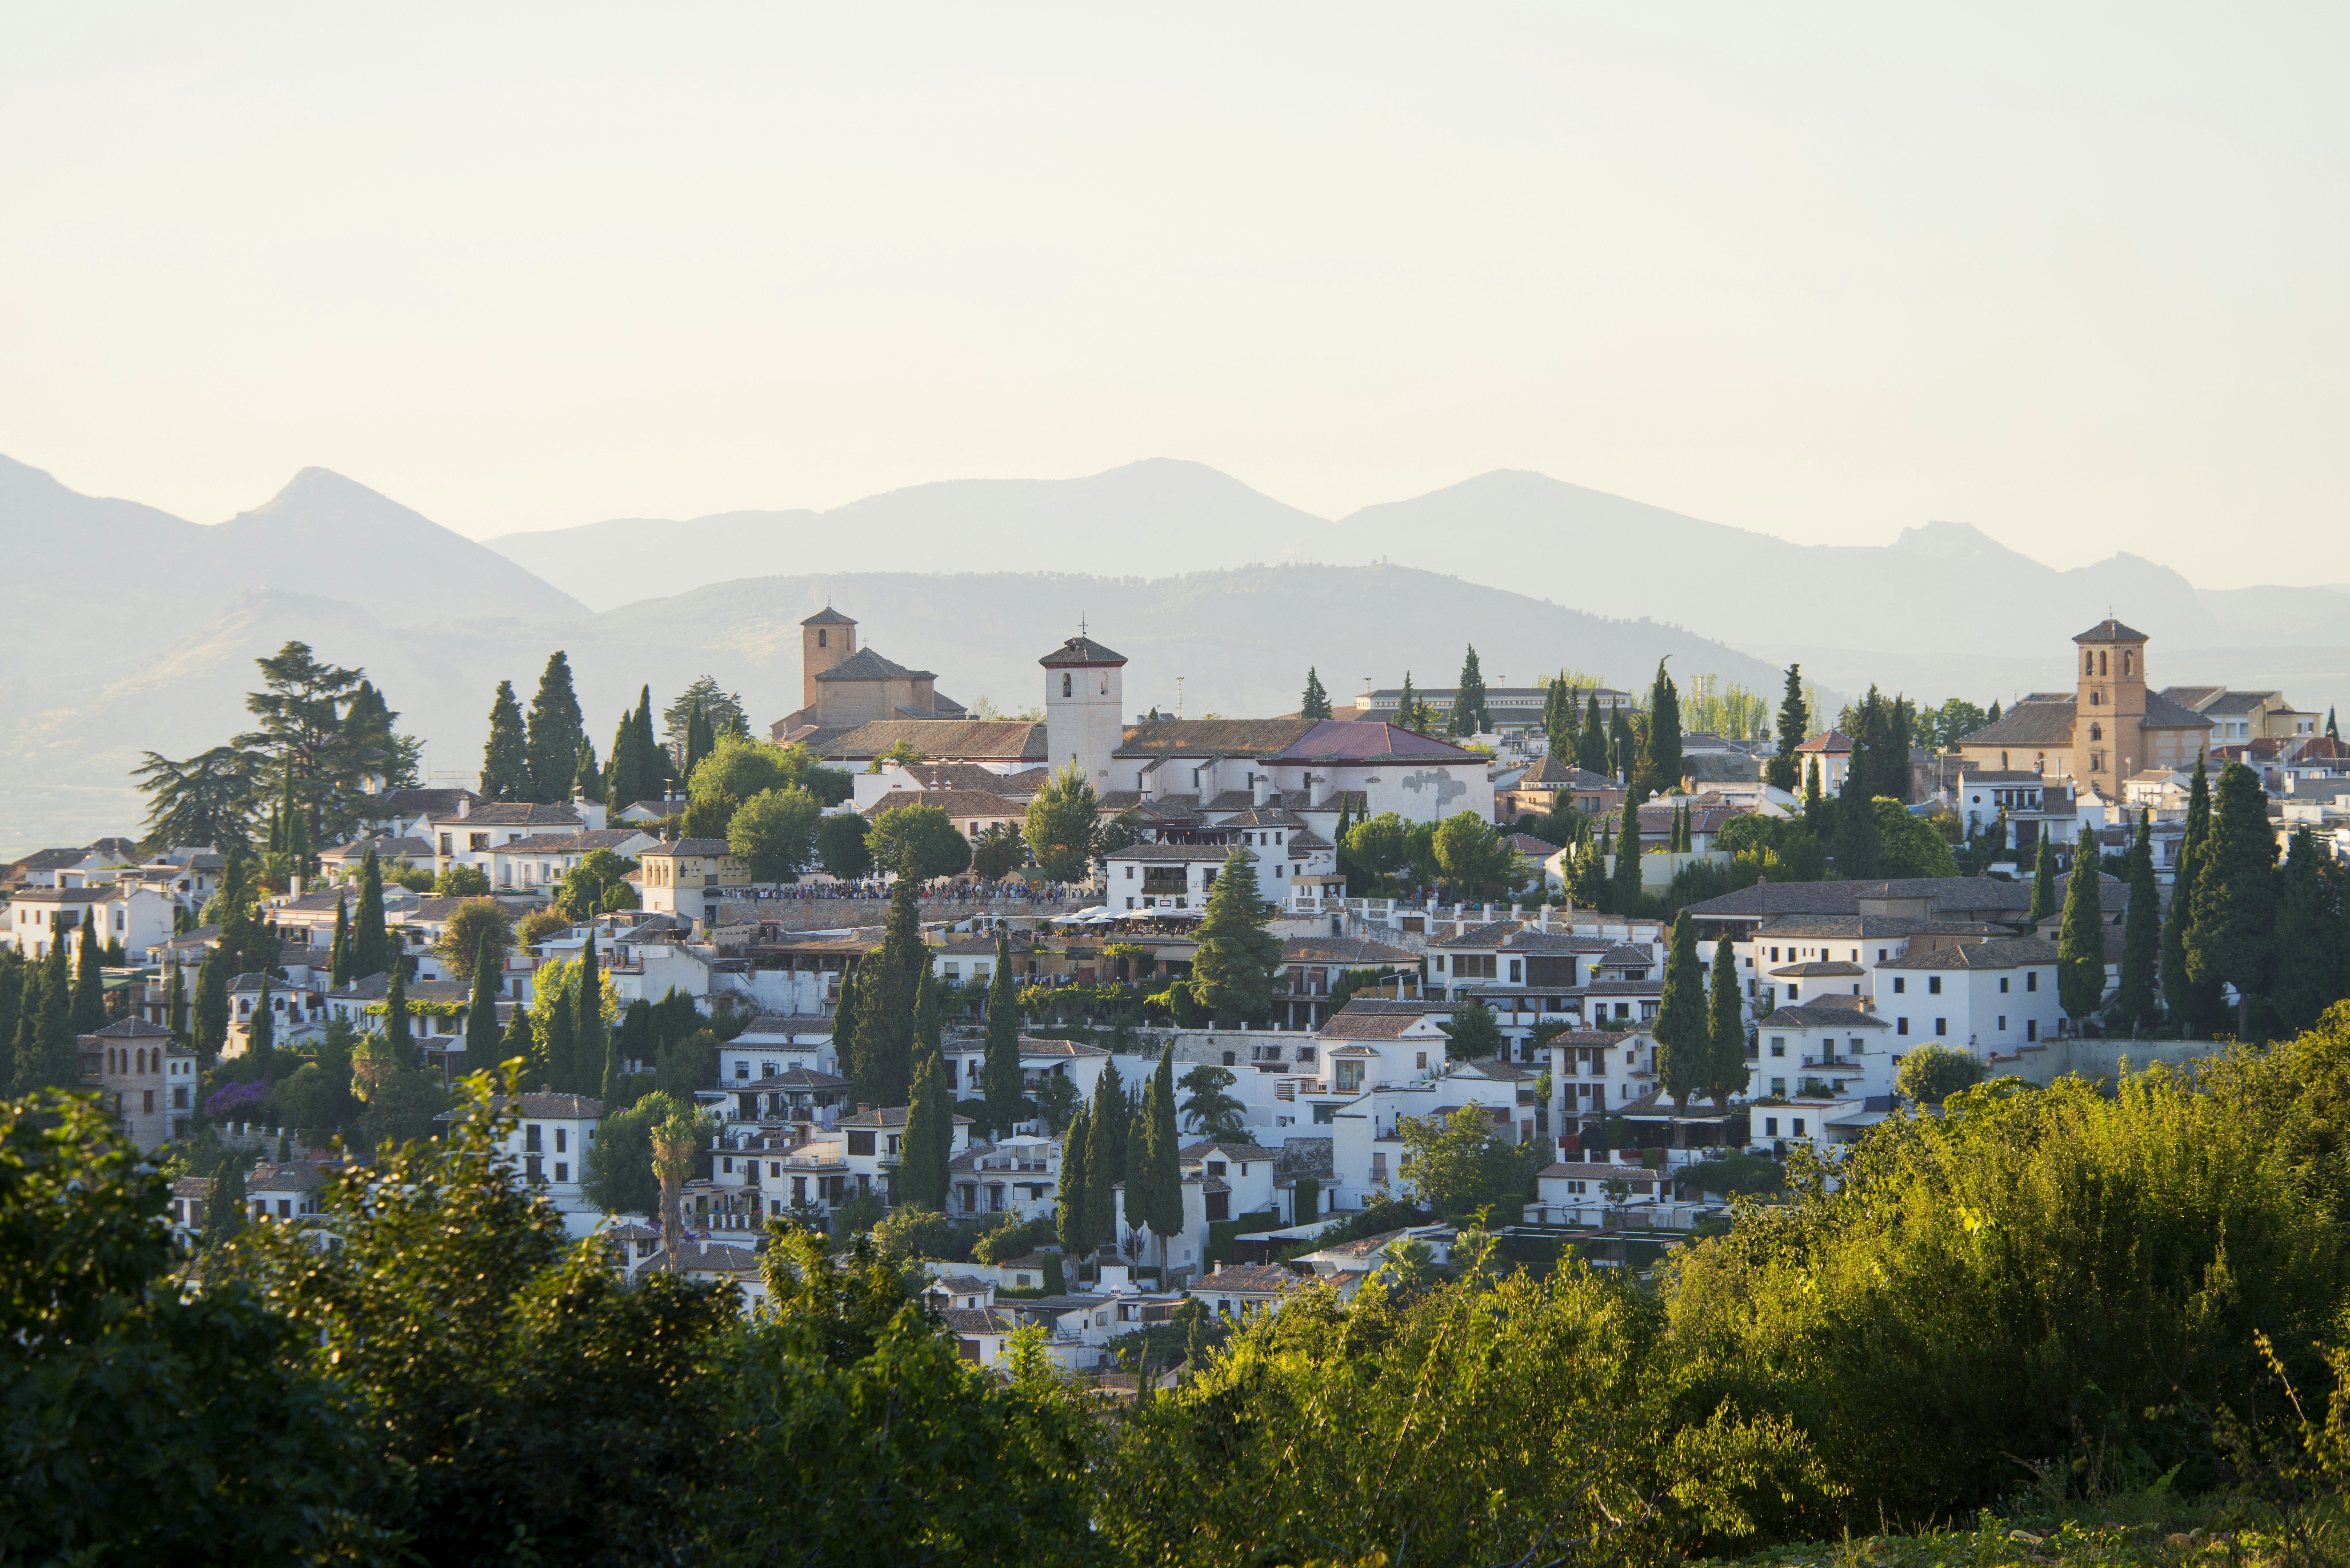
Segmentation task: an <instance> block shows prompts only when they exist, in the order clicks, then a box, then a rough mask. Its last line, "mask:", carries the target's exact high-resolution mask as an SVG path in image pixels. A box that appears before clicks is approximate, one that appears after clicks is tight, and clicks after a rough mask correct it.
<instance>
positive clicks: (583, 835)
mask: <svg viewBox="0 0 2350 1568" xmlns="http://www.w3.org/2000/svg"><path fill="white" fill-rule="evenodd" d="M642 832H643V829H641V828H636V827H583V828H581V829H580V830H579V831H578V832H577V833H542V834H538V835H536V836H533V837H529V838H525V839H519V840H517V841H516V842H515V843H512V844H493V845H491V846H490V852H491V853H493V854H498V855H586V854H587V853H588V852H589V851H591V850H597V849H610V848H613V847H615V846H619V845H622V844H626V843H627V842H628V841H629V839H631V838H635V837H637V836H639V835H640V834H641V833H642ZM410 842H411V843H413V842H416V841H415V840H410ZM424 853H426V854H428V855H429V854H431V853H432V849H431V847H430V846H424Z"/></svg>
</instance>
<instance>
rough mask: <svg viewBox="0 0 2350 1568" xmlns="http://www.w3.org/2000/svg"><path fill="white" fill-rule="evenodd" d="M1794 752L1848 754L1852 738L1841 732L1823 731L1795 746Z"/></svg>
mask: <svg viewBox="0 0 2350 1568" xmlns="http://www.w3.org/2000/svg"><path fill="white" fill-rule="evenodd" d="M1795 750H1797V751H1799V752H1819V753H1825V752H1848V751H1850V750H1852V737H1851V736H1850V735H1847V734H1846V733H1845V732H1843V731H1842V730H1823V731H1821V732H1819V733H1818V734H1816V735H1814V736H1813V737H1811V739H1809V740H1807V741H1805V742H1803V743H1802V744H1801V745H1799V746H1797V747H1796V748H1795Z"/></svg>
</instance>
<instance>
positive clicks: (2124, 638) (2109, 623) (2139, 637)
mask: <svg viewBox="0 0 2350 1568" xmlns="http://www.w3.org/2000/svg"><path fill="white" fill-rule="evenodd" d="M2073 640H2074V642H2144V641H2145V640H2146V633H2144V632H2142V631H2132V630H2131V629H2130V628H2128V627H2126V626H2124V625H2123V624H2122V623H2121V622H2119V621H2117V620H2116V619H2115V618H2113V617H2111V616H2107V617H2106V618H2105V619H2103V620H2101V621H2099V622H2098V623H2097V624H2096V625H2095V626H2093V627H2091V628H2089V629H2088V630H2086V631H2085V632H2083V633H2082V634H2081V635H2080V636H2078V637H2076V638H2074V639H2073Z"/></svg>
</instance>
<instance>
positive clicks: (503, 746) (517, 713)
mask: <svg viewBox="0 0 2350 1568" xmlns="http://www.w3.org/2000/svg"><path fill="white" fill-rule="evenodd" d="M482 793H483V794H485V795H487V796H489V798H490V799H492V800H529V799H531V798H532V790H531V785H530V742H529V739H528V738H527V737H526V736H525V734H524V733H523V726H522V704H521V703H519V702H517V701H515V689H514V682H513V681H511V680H501V681H499V682H498V691H497V695H496V696H494V697H493V698H492V699H491V700H490V738H489V742H488V743H487V744H485V745H484V746H483V748H482ZM369 972H372V971H369Z"/></svg>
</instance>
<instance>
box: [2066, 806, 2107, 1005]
mask: <svg viewBox="0 0 2350 1568" xmlns="http://www.w3.org/2000/svg"><path fill="white" fill-rule="evenodd" d="M2103 904H2104V900H2103V899H2102V898H2100V897H2099V894H2098V888H2097V840H2096V836H2095V835H2094V834H2092V833H2091V832H2090V831H2089V830H2088V829H2087V828H2083V829H2081V836H2080V839H2079V841H2078V842H2077V843H2075V844H2074V846H2073V875H2072V877H2071V878H2070V879H2069V880H2068V881H2067V882H2066V883H2065V886H2064V925H2063V927H2062V928H2061V929H2059V930H2058V932H2057V937H2056V1000H2057V1002H2059V1003H2060V1004H2061V1005H2062V1006H2063V1007H2064V1012H2065V1015H2066V1016H2067V1017H2069V1018H2072V1019H2073V1020H2074V1021H2075V1022H2078V1021H2079V1020H2081V1019H2084V1018H2086V1017H2087V1016H2089V1014H2091V1013H2092V1012H2095V1011H2096V1010H2097V1003H2098V1002H2102V1001H2104V1000H2105V993H2106V923H2105V913H2104V909H2103Z"/></svg>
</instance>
